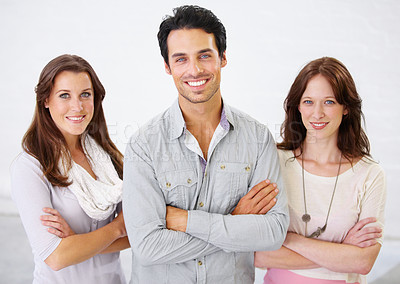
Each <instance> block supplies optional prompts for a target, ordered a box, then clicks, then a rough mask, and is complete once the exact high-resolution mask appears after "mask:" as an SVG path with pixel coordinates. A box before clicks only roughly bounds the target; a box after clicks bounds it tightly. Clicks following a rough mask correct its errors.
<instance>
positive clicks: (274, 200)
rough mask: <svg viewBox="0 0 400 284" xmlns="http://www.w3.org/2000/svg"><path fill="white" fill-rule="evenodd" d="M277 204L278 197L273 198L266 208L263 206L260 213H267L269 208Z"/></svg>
mask: <svg viewBox="0 0 400 284" xmlns="http://www.w3.org/2000/svg"><path fill="white" fill-rule="evenodd" d="M275 204H276V198H274V199H272V200H271V201H270V202H269V203H268V204H267V205H266V206H264V208H262V209H261V210H260V212H259V214H263V215H264V214H267V213H268V211H269V210H271V208H272V207H274V206H275Z"/></svg>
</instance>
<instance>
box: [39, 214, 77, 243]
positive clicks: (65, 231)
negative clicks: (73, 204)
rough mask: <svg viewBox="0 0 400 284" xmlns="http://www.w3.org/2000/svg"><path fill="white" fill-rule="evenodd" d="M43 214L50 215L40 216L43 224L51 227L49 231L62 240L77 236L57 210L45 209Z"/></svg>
mask: <svg viewBox="0 0 400 284" xmlns="http://www.w3.org/2000/svg"><path fill="white" fill-rule="evenodd" d="M43 212H45V213H48V214H50V215H42V216H40V220H42V224H43V225H44V226H47V227H49V228H48V229H47V231H48V232H49V233H51V234H53V235H56V236H57V237H60V238H66V237H68V236H72V235H75V232H74V231H73V230H72V229H71V228H70V226H69V225H68V223H67V222H66V221H65V219H64V218H63V217H62V216H61V215H60V213H58V211H57V210H56V209H53V208H49V207H45V208H43Z"/></svg>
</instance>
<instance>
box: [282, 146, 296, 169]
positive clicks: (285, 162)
mask: <svg viewBox="0 0 400 284" xmlns="http://www.w3.org/2000/svg"><path fill="white" fill-rule="evenodd" d="M278 157H279V163H280V165H281V168H282V169H286V170H288V169H289V168H291V165H293V162H296V159H295V158H294V154H293V151H292V150H282V149H278Z"/></svg>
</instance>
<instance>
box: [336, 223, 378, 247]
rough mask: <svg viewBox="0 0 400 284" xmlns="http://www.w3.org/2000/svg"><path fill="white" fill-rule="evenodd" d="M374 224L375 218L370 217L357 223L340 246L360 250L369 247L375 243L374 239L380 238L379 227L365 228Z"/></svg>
mask: <svg viewBox="0 0 400 284" xmlns="http://www.w3.org/2000/svg"><path fill="white" fill-rule="evenodd" d="M374 222H376V218H374V217H370V218H365V219H362V220H360V221H358V222H357V223H356V224H355V225H354V226H353V228H351V229H350V231H349V232H348V233H347V236H346V238H345V239H344V241H343V242H342V244H348V245H353V246H357V247H360V248H365V247H370V246H373V245H374V244H376V243H377V241H376V239H377V238H380V237H381V236H382V234H381V233H382V229H381V228H379V227H365V225H367V224H370V223H374Z"/></svg>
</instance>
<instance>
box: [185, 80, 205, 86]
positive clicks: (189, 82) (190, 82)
mask: <svg viewBox="0 0 400 284" xmlns="http://www.w3.org/2000/svg"><path fill="white" fill-rule="evenodd" d="M206 82H207V80H200V81H188V82H187V83H188V85H189V86H191V87H199V86H201V85H204V84H205V83H206Z"/></svg>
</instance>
